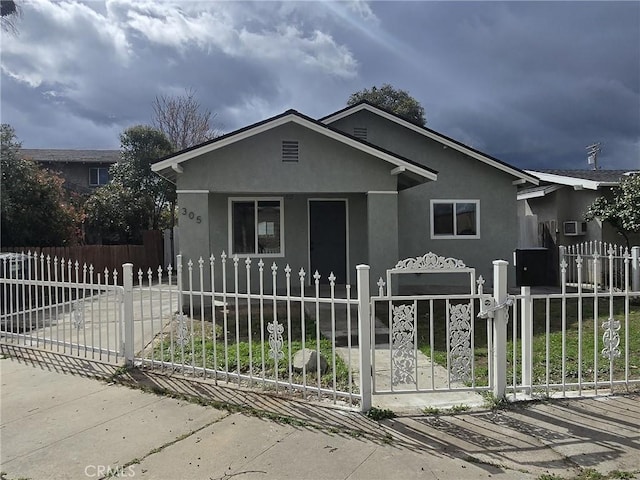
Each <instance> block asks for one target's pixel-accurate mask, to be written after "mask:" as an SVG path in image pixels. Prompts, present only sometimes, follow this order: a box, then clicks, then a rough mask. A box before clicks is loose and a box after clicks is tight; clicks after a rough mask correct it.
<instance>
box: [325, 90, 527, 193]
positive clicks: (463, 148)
mask: <svg viewBox="0 0 640 480" xmlns="http://www.w3.org/2000/svg"><path fill="white" fill-rule="evenodd" d="M362 110H366V111H368V112H371V113H373V114H375V115H378V116H380V117H383V118H386V119H387V120H390V121H392V122H394V123H397V124H398V125H401V126H403V127H405V128H407V129H409V130H412V131H414V132H417V133H419V134H420V135H423V136H425V137H427V138H429V139H431V140H435V141H436V142H439V143H441V144H442V145H445V146H447V147H449V148H453V149H454V150H457V151H459V152H462V153H464V154H465V155H468V156H469V157H472V158H475V159H476V160H480V161H481V162H484V163H486V164H487V165H490V166H492V167H494V168H497V169H498V170H502V171H503V172H506V173H508V174H510V175H513V176H514V177H516V178H518V179H519V180H521V181H526V182H529V183H533V184H534V185H537V184H538V179H537V178H536V177H534V176H532V175H530V174H529V173H527V172H525V171H524V170H520V169H519V168H516V167H514V166H512V165H509V164H508V163H505V162H503V161H501V160H498V159H497V158H494V157H492V156H490V155H487V154H486V153H482V152H480V151H479V150H476V149H474V148H471V147H469V146H467V145H465V144H463V143H461V142H458V141H457V140H454V139H453V138H450V137H447V136H446V135H443V134H441V133H438V132H436V131H435V130H432V129H430V128H427V127H423V126H421V125H416V124H414V123H411V122H409V121H407V120H405V119H403V118H401V117H399V116H398V115H396V114H395V113H393V112H390V111H388V110H385V109H383V108H380V107H378V106H375V105H373V104H371V103H369V102H367V101H366V100H363V101H360V102H358V103H356V104H355V105H351V106H349V107H346V108H343V109H342V110H338V111H337V112H335V113H332V114H330V115H327V116H326V117H323V118H321V119H320V120H319V121H320V122H322V123H324V124H327V125H328V124H331V123H333V122H335V121H337V120H340V119H341V118H345V117H348V116H350V115H353V114H354V113H356V112H360V111H362Z"/></svg>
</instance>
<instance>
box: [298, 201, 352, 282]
mask: <svg viewBox="0 0 640 480" xmlns="http://www.w3.org/2000/svg"><path fill="white" fill-rule="evenodd" d="M311 202H344V211H345V222H346V225H345V242H346V245H345V247H346V259H345V264H346V265H345V268H346V275H347V278H346V279H345V281H346V282H347V285H350V284H351V270H350V262H349V257H350V252H349V199H348V198H336V197H321V198H307V272H308V273H307V282H308V283H307V285H311V281H312V280H313V274H314V273H315V272H312V271H311Z"/></svg>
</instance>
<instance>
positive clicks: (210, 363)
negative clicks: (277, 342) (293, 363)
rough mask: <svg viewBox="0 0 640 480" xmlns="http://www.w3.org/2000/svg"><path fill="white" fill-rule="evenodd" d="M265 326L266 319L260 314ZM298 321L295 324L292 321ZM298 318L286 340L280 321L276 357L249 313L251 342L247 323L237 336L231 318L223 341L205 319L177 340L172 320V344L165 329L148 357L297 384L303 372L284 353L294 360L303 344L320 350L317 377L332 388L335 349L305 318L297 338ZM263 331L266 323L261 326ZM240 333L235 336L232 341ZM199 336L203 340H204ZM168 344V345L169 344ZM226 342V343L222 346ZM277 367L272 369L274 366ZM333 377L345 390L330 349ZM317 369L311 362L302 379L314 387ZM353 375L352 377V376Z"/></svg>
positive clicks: (345, 376) (342, 371)
mask: <svg viewBox="0 0 640 480" xmlns="http://www.w3.org/2000/svg"><path fill="white" fill-rule="evenodd" d="M264 324H265V325H267V324H268V321H267V320H266V319H265V322H264ZM296 324H297V325H298V326H297V327H296V326H295V325H296ZM299 325H300V324H299V322H295V321H292V329H291V338H292V340H291V342H289V340H288V329H287V327H286V325H285V329H284V332H283V334H282V335H283V345H282V346H281V352H282V357H281V358H279V359H278V362H277V364H276V362H275V361H274V359H273V358H271V356H270V346H269V343H268V340H269V338H268V333H267V332H266V333H265V335H264V342H262V341H261V338H260V324H259V319H257V318H253V324H252V326H251V328H252V330H251V331H252V335H251V341H249V338H248V326H244V328H242V327H240V328H239V333H238V337H236V335H235V331H234V330H232V328H234V327H235V324H234V322H228V325H227V326H228V328H229V330H228V332H227V336H226V344H225V338H224V332H223V330H222V328H221V326H220V325H219V324H216V329H215V342H214V329H213V326H212V324H211V322H210V321H206V320H205V321H204V322H201V321H199V320H195V321H194V322H193V335H191V325H190V324H189V323H187V330H188V332H189V334H190V336H189V338H188V340H187V342H186V343H185V344H184V346H181V345H179V344H178V342H177V322H175V321H174V322H173V329H174V331H173V344H172V338H171V332H164V333H163V334H162V336H161V337H158V340H159V341H157V342H156V344H155V345H154V348H153V359H155V360H162V361H165V362H173V363H176V364H184V365H185V368H186V370H187V371H188V370H189V368H190V367H196V368H203V367H204V368H206V369H210V370H218V371H227V372H230V373H240V374H241V375H251V376H252V377H254V378H255V379H256V380H257V379H261V378H263V377H264V378H267V379H276V377H277V379H278V381H280V382H289V381H291V382H292V383H298V384H300V383H302V382H303V380H304V378H303V375H305V374H303V373H302V372H296V371H294V370H293V369H292V371H291V372H290V371H289V356H291V359H293V356H294V355H295V353H296V352H297V351H298V350H300V349H302V348H303V347H304V348H307V349H311V350H314V351H317V350H318V349H319V351H320V353H321V354H322V356H324V358H325V359H326V361H327V365H328V368H327V371H326V373H324V374H322V375H321V377H320V385H321V387H322V388H333V358H334V352H333V348H332V344H331V341H330V340H327V339H325V338H320V342H319V343H318V341H317V339H316V335H315V324H314V323H313V322H311V321H309V320H307V325H306V326H305V333H306V339H305V341H304V346H303V342H302V339H301V333H302V332H301V329H300V327H299ZM265 330H266V327H265ZM237 338H240V341H236V340H237ZM203 340H204V341H203ZM172 346H173V349H172ZM225 347H226V348H225ZM276 367H277V368H276ZM335 377H336V388H337V389H338V390H341V391H349V368H348V365H347V364H346V362H345V361H344V360H343V359H342V358H341V357H340V356H339V355H338V354H337V353H335ZM317 380H318V378H317V369H316V365H315V364H314V365H313V367H312V368H310V369H308V370H307V371H306V384H307V385H309V386H317V384H318V382H317ZM352 380H353V379H352ZM351 391H352V392H354V393H356V392H357V391H358V388H357V385H355V384H354V383H353V381H352V385H351Z"/></svg>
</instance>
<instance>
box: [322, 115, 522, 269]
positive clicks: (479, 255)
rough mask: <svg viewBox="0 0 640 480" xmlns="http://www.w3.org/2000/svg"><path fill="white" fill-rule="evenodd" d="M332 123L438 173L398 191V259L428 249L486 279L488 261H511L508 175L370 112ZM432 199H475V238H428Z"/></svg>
mask: <svg viewBox="0 0 640 480" xmlns="http://www.w3.org/2000/svg"><path fill="white" fill-rule="evenodd" d="M331 125H332V127H335V128H338V129H340V130H342V131H344V132H346V133H349V134H353V129H354V127H366V128H367V141H369V142H371V143H373V144H375V145H378V146H380V147H382V148H386V149H392V150H393V151H395V152H397V153H398V154H400V155H403V156H405V157H407V158H410V159H411V160H413V161H416V162H419V163H421V164H423V165H425V166H427V167H429V168H432V169H434V170H436V171H437V172H438V180H437V181H436V182H429V183H427V184H423V185H419V186H416V187H413V188H409V189H407V190H403V191H401V192H400V193H399V195H398V235H399V241H398V245H399V248H398V250H399V252H398V253H399V257H400V258H407V257H414V256H417V255H423V254H424V253H427V252H429V251H433V252H434V253H437V254H439V255H444V256H452V257H455V258H459V259H461V260H463V261H464V262H465V263H466V264H467V265H468V266H470V267H475V268H477V269H478V273H479V274H482V275H484V276H485V278H490V275H491V269H492V261H493V260H497V259H503V260H507V261H508V262H509V263H510V264H511V263H512V257H513V250H514V249H515V248H516V247H517V243H518V223H517V201H516V187H515V186H514V185H513V184H512V182H513V180H514V178H513V176H512V175H509V174H507V173H505V172H502V171H500V170H498V169H496V168H494V167H492V166H489V165H487V164H485V163H483V162H481V161H479V160H476V159H473V158H470V157H468V156H466V155H464V154H462V153H460V152H458V151H456V150H453V149H451V148H446V147H444V146H443V145H442V144H440V143H439V142H436V141H434V140H431V139H429V138H427V137H425V136H423V135H420V134H418V133H416V132H413V131H410V130H407V129H405V128H404V127H402V126H400V125H398V124H395V123H394V122H391V121H389V120H386V119H384V118H381V117H379V116H377V115H375V114H373V113H371V112H367V111H360V112H356V113H354V114H353V115H350V116H348V117H345V118H342V119H340V120H338V121H336V122H334V123H332V124H331ZM432 199H446V200H478V201H479V202H480V238H479V239H462V238H461V239H447V240H440V239H431V230H430V221H431V219H430V200H432ZM511 277H513V275H511Z"/></svg>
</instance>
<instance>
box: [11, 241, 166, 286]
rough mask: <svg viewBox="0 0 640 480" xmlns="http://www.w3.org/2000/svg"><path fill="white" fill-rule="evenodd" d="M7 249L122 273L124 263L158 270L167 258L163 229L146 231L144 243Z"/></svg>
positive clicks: (97, 269) (97, 270) (96, 269)
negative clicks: (164, 256)
mask: <svg viewBox="0 0 640 480" xmlns="http://www.w3.org/2000/svg"><path fill="white" fill-rule="evenodd" d="M2 251H3V252H16V253H27V252H31V254H32V255H37V256H38V257H39V256H40V255H44V256H45V257H47V256H51V258H52V259H53V258H54V257H57V258H58V260H61V259H65V261H66V260H71V261H73V262H75V261H76V260H77V261H78V262H80V264H81V265H84V264H85V263H86V264H87V265H93V268H94V271H96V272H102V271H104V269H105V268H107V269H108V270H109V271H110V272H113V270H118V272H119V273H120V277H121V276H122V275H121V273H122V272H121V270H122V265H123V264H124V263H133V266H134V268H135V271H137V270H138V269H139V268H140V269H142V270H143V271H144V272H146V271H147V270H148V269H149V268H151V269H152V270H154V271H155V270H157V268H158V266H159V265H162V264H163V263H164V262H163V260H164V258H163V241H162V232H161V231H159V230H149V231H146V232H143V245H78V246H75V247H2Z"/></svg>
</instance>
